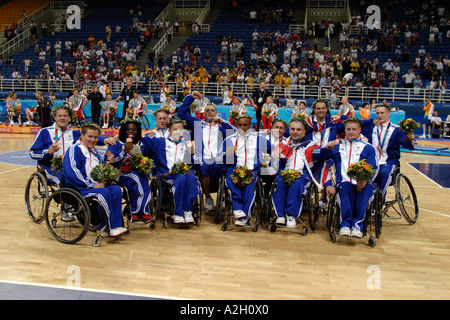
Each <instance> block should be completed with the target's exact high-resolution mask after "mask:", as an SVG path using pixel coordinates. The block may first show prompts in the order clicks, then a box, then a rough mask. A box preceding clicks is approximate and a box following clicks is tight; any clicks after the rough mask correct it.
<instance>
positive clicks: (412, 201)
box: [382, 166, 419, 224]
mask: <svg viewBox="0 0 450 320" xmlns="http://www.w3.org/2000/svg"><path fill="white" fill-rule="evenodd" d="M390 186H394V188H395V199H394V200H389V201H385V203H384V206H383V209H382V215H383V217H386V218H388V219H401V217H402V216H403V218H404V219H405V220H406V222H408V223H409V224H414V223H416V222H417V219H418V218H419V205H418V202H417V196H416V192H415V190H414V187H413V185H412V183H411V181H410V180H409V178H408V177H407V176H405V175H404V174H403V173H400V166H397V167H396V168H395V170H394V173H393V176H392V181H391V184H390ZM395 205H398V209H397V208H396V207H395ZM389 208H392V209H394V211H395V212H396V213H397V214H398V217H391V216H390V215H389V214H388V211H389Z"/></svg>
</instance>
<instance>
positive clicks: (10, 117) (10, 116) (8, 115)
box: [6, 111, 23, 127]
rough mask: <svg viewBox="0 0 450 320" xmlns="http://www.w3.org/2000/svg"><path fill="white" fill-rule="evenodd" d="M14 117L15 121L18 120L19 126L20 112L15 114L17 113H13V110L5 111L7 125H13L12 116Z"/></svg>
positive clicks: (20, 120) (20, 123) (20, 124)
mask: <svg viewBox="0 0 450 320" xmlns="http://www.w3.org/2000/svg"><path fill="white" fill-rule="evenodd" d="M15 117H17V121H18V122H19V127H21V126H22V125H23V122H22V113H19V114H17V113H15V112H11V111H8V112H7V120H6V121H7V124H8V125H9V124H10V125H14V118H15Z"/></svg>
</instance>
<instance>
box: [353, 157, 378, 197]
mask: <svg viewBox="0 0 450 320" xmlns="http://www.w3.org/2000/svg"><path fill="white" fill-rule="evenodd" d="M374 174H375V171H374V170H373V167H372V166H371V165H370V164H368V163H367V162H366V160H365V159H363V160H361V161H359V162H356V163H352V164H351V165H350V166H349V168H348V170H347V176H348V177H349V178H350V179H355V180H356V181H359V182H363V181H370V180H371V179H372V177H373V175H374ZM360 191H361V190H360V189H359V188H358V192H360Z"/></svg>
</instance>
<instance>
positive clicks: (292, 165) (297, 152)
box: [272, 118, 319, 228]
mask: <svg viewBox="0 0 450 320" xmlns="http://www.w3.org/2000/svg"><path fill="white" fill-rule="evenodd" d="M307 127H308V125H307V123H306V121H303V120H295V118H294V119H293V120H291V122H290V123H289V132H290V134H291V136H290V137H289V138H288V139H287V140H285V141H283V142H281V143H280V145H279V148H280V149H279V151H278V152H279V154H280V159H281V162H280V171H279V172H278V174H277V175H276V178H275V183H276V189H275V192H274V194H273V197H272V203H273V206H274V208H275V213H276V214H277V217H278V218H277V220H276V224H278V225H286V226H287V227H290V228H295V227H296V226H297V223H296V221H295V220H296V219H298V218H299V217H300V213H301V211H302V207H303V197H304V195H305V194H306V192H307V191H308V188H309V186H310V184H311V180H312V179H311V176H310V174H309V171H308V168H307V166H309V167H310V168H311V166H312V164H313V158H312V151H313V150H314V149H316V148H318V147H319V145H317V144H316V143H315V142H313V141H311V140H310V139H309V138H308V137H307V136H306V135H305V133H306V129H307ZM278 152H277V150H276V149H275V150H274V151H273V155H272V156H275V155H276V154H277V153H278ZM284 170H296V171H297V172H299V173H300V174H301V176H300V177H299V178H297V179H296V180H295V181H294V182H293V183H292V184H291V185H290V186H287V185H285V183H284V181H283V178H282V176H281V173H282V172H283V171H284Z"/></svg>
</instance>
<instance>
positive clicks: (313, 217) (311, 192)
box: [303, 183, 319, 231]
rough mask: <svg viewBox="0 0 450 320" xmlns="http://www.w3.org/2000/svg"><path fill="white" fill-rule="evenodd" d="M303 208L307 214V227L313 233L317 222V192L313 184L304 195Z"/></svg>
mask: <svg viewBox="0 0 450 320" xmlns="http://www.w3.org/2000/svg"><path fill="white" fill-rule="evenodd" d="M303 206H304V208H305V210H306V212H307V214H308V220H309V226H310V228H311V230H312V231H314V230H316V228H317V223H318V221H319V190H318V188H317V186H316V185H315V184H314V183H313V184H312V185H311V186H310V187H309V189H308V192H307V193H306V196H305V198H304V204H303Z"/></svg>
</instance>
